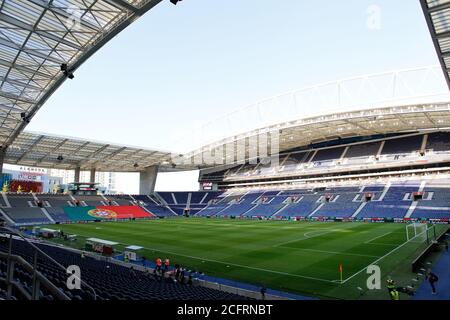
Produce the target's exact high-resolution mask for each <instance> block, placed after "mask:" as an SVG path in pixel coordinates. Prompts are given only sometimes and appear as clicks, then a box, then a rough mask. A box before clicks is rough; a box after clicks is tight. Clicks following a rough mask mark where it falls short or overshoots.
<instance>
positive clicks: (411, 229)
mask: <svg viewBox="0 0 450 320" xmlns="http://www.w3.org/2000/svg"><path fill="white" fill-rule="evenodd" d="M405 228H406V241H413V240H414V241H417V242H425V241H426V242H427V243H429V242H430V240H431V241H432V240H434V239H435V238H436V231H435V228H434V225H431V226H429V225H428V224H427V223H417V222H414V223H410V224H407V225H406V227H405Z"/></svg>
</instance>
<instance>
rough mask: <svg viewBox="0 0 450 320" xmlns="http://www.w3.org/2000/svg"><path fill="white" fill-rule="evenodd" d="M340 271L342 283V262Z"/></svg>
mask: <svg viewBox="0 0 450 320" xmlns="http://www.w3.org/2000/svg"><path fill="white" fill-rule="evenodd" d="M339 273H340V275H341V283H342V263H341V264H339Z"/></svg>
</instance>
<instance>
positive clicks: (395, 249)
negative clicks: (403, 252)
mask: <svg viewBox="0 0 450 320" xmlns="http://www.w3.org/2000/svg"><path fill="white" fill-rule="evenodd" d="M413 239H414V238H413ZM408 243H411V242H410V241H405V242H403V243H402V244H400V245H399V246H398V247H396V248H394V249H393V250H391V251H389V252H388V253H386V254H385V255H384V256H382V257H380V258H378V259H377V260H375V261H374V262H372V263H370V264H368V265H367V266H365V267H364V268H363V269H361V270H359V271H358V272H356V273H355V274H353V275H352V276H350V277H348V278H347V279H345V280H344V281H343V282H342V283H346V282H347V281H348V280H350V279H352V278H354V277H355V276H357V275H358V274H360V273H361V272H363V271H364V270H366V269H367V267H369V266H371V265H374V264H376V263H377V262H379V261H381V260H383V259H384V258H386V257H387V256H389V255H390V254H391V253H394V252H395V251H397V250H398V249H400V248H403V247H404V246H405V245H407V244H408Z"/></svg>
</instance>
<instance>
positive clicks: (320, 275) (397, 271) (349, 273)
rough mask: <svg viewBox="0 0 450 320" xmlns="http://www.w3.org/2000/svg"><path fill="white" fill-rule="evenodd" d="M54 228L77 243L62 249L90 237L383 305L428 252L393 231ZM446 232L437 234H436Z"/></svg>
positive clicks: (336, 226) (201, 223)
mask: <svg viewBox="0 0 450 320" xmlns="http://www.w3.org/2000/svg"><path fill="white" fill-rule="evenodd" d="M52 227H53V228H54V227H55V226H52ZM59 227H60V228H61V229H62V230H64V232H66V233H70V234H76V235H78V240H77V241H76V242H74V243H69V242H64V244H66V245H72V246H75V247H78V248H83V247H84V240H85V238H88V237H97V238H101V239H104V240H112V241H116V242H119V243H120V246H118V247H117V249H119V250H122V249H123V248H124V247H125V246H128V245H140V246H143V247H145V250H143V251H141V252H140V254H141V255H143V256H145V257H146V258H147V259H148V260H154V259H155V258H156V257H158V256H159V257H161V258H162V259H164V258H166V257H168V258H170V259H171V261H172V264H174V263H179V264H181V265H183V266H186V267H188V268H190V269H195V270H199V271H202V272H204V273H206V274H208V275H211V276H218V277H223V278H227V279H233V280H238V281H242V282H246V283H252V284H256V285H265V286H266V287H268V288H271V289H277V290H283V291H288V292H293V293H297V294H302V295H306V296H314V297H320V298H344V299H357V298H375V299H386V298H388V296H387V293H386V290H384V289H385V288H384V280H386V278H387V277H388V276H390V277H392V278H394V279H396V280H397V282H398V283H399V284H402V285H405V286H406V285H410V284H411V283H410V281H411V279H412V277H413V276H414V275H413V274H412V273H411V264H410V263H411V262H412V260H414V258H415V257H416V256H417V255H418V253H419V252H420V250H423V249H424V248H425V246H426V241H425V242H424V241H423V239H417V241H412V242H408V243H406V232H405V225H404V224H394V223H342V222H288V221H254V220H222V219H204V218H203V219H195V218H191V219H184V218H179V219H178V218H177V219H163V220H145V221H134V222H117V223H111V222H105V223H89V224H71V225H61V226H59ZM445 228H446V226H445V227H444V226H436V230H437V232H438V233H439V232H443V231H444V230H445ZM374 263H375V264H377V265H379V266H380V267H381V272H382V277H383V289H382V290H367V286H366V281H367V278H368V275H367V273H366V267H367V266H368V265H371V264H374ZM340 264H342V265H343V274H342V281H341V275H340V272H339V265H340ZM416 285H417V284H416ZM358 287H359V288H358Z"/></svg>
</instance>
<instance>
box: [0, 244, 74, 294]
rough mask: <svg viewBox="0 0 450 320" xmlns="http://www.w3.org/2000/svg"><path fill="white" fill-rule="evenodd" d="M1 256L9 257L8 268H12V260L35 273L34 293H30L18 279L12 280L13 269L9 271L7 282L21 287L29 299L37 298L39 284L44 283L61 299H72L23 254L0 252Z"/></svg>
mask: <svg viewBox="0 0 450 320" xmlns="http://www.w3.org/2000/svg"><path fill="white" fill-rule="evenodd" d="M0 257H1V258H5V259H8V268H12V267H11V262H17V263H19V264H20V265H21V266H22V267H23V268H24V269H25V270H27V271H28V272H30V273H32V274H33V285H34V288H33V294H32V295H30V294H29V293H28V292H26V291H25V290H24V289H23V288H22V287H21V286H19V284H18V283H17V282H16V281H12V279H11V277H12V270H11V269H9V270H8V273H7V279H6V283H7V284H10V285H14V286H15V287H16V288H17V289H19V291H20V292H21V293H22V294H23V295H24V296H25V297H27V299H29V300H31V299H36V294H37V292H38V291H39V290H38V287H39V284H40V283H42V284H44V285H45V286H46V288H47V289H48V290H49V291H50V292H51V293H52V294H54V295H55V296H56V297H57V298H58V299H60V300H70V298H69V297H68V296H67V295H66V294H65V293H64V292H62V291H61V290H59V289H58V288H57V287H56V286H55V285H54V284H53V283H52V282H51V281H50V280H48V279H47V278H46V277H45V276H44V275H43V274H42V273H40V272H39V271H37V270H36V269H35V268H33V266H32V265H31V264H30V263H29V262H28V261H26V260H25V259H24V258H22V257H21V256H18V255H15V254H9V253H4V252H0Z"/></svg>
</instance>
